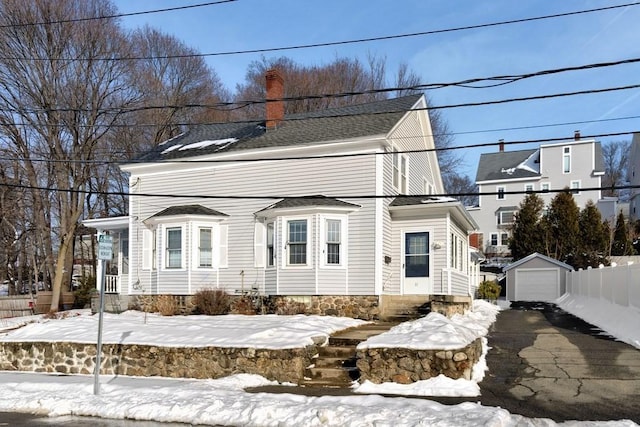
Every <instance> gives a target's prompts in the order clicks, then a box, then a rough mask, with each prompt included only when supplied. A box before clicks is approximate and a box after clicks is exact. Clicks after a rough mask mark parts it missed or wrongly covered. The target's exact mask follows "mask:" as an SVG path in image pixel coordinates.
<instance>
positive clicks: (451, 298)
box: [431, 295, 473, 317]
mask: <svg viewBox="0 0 640 427" xmlns="http://www.w3.org/2000/svg"><path fill="white" fill-rule="evenodd" d="M472 302H473V300H472V299H471V297H470V296H464V295H432V296H431V311H432V312H435V313H440V314H442V315H443V316H446V317H452V316H453V315H454V314H464V313H466V312H467V311H469V310H471V304H472Z"/></svg>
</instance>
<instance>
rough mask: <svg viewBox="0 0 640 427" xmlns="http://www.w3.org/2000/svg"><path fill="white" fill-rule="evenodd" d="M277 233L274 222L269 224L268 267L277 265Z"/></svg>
mask: <svg viewBox="0 0 640 427" xmlns="http://www.w3.org/2000/svg"><path fill="white" fill-rule="evenodd" d="M274 242H275V233H274V226H273V222H270V223H268V224H267V267H273V266H274V265H275V259H276V253H275V245H274Z"/></svg>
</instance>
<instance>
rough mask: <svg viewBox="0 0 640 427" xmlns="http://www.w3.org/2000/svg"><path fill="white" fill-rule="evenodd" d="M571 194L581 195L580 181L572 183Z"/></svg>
mask: <svg viewBox="0 0 640 427" xmlns="http://www.w3.org/2000/svg"><path fill="white" fill-rule="evenodd" d="M571 192H572V193H573V194H580V180H577V181H571Z"/></svg>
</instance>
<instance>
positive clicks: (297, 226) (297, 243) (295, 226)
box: [287, 219, 308, 265]
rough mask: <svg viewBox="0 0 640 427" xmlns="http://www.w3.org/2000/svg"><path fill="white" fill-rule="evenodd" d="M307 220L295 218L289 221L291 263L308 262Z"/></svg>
mask: <svg viewBox="0 0 640 427" xmlns="http://www.w3.org/2000/svg"><path fill="white" fill-rule="evenodd" d="M307 236H308V233H307V220H306V219H295V220H289V221H287V238H288V241H287V247H288V249H289V259H288V264H289V265H306V264H307Z"/></svg>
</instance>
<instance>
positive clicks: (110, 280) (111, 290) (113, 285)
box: [104, 274, 120, 294]
mask: <svg viewBox="0 0 640 427" xmlns="http://www.w3.org/2000/svg"><path fill="white" fill-rule="evenodd" d="M119 279H120V277H119V276H118V275H117V274H107V275H105V278H104V293H105V294H119V293H120V280H119Z"/></svg>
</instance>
